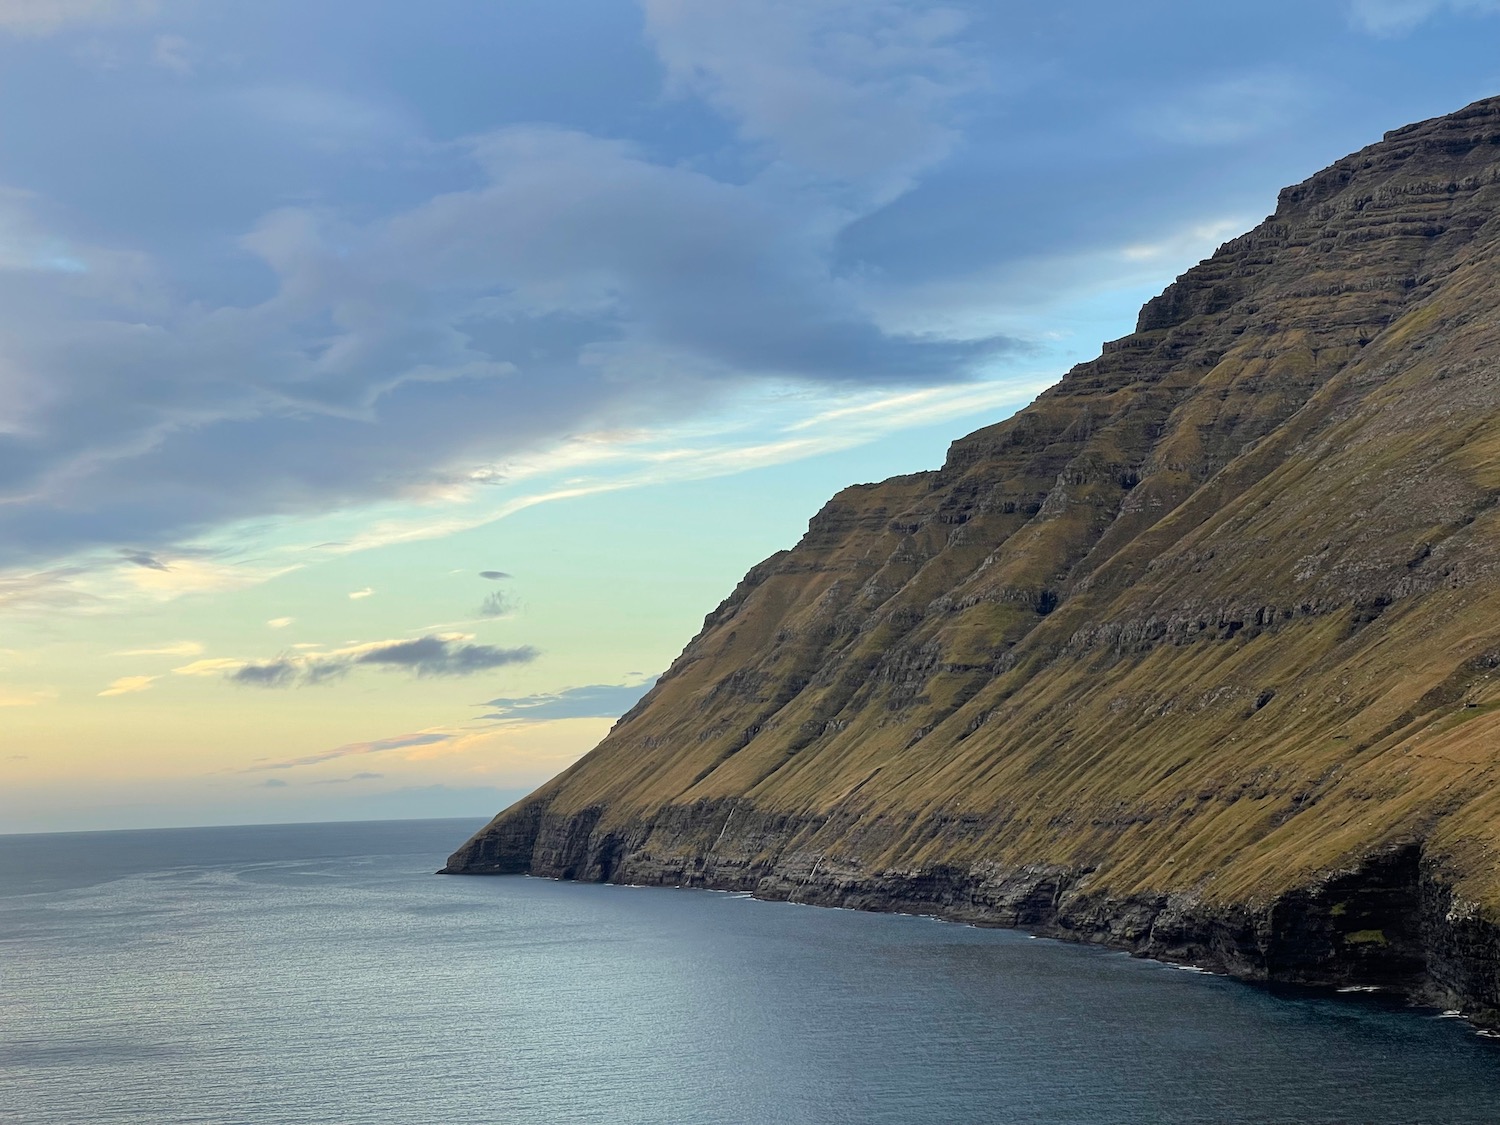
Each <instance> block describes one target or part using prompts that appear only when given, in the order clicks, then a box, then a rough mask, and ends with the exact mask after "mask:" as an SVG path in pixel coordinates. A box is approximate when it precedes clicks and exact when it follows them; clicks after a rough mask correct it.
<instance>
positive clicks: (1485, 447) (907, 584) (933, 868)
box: [447, 99, 1500, 1023]
mask: <svg viewBox="0 0 1500 1125" xmlns="http://www.w3.org/2000/svg"><path fill="white" fill-rule="evenodd" d="M1497 783H1500V99H1491V100H1488V101H1483V102H1478V103H1476V104H1475V105H1473V106H1470V107H1468V108H1466V109H1464V110H1461V111H1459V112H1458V113H1455V114H1452V115H1450V116H1447V117H1442V118H1437V119H1435V120H1432V121H1425V122H1421V123H1419V124H1416V125H1412V126H1409V127H1407V128H1404V129H1399V130H1396V131H1394V132H1392V133H1390V134H1387V136H1386V138H1385V139H1384V140H1382V141H1381V142H1379V143H1378V144H1374V145H1371V146H1370V147H1369V148H1366V149H1364V150H1362V151H1360V152H1357V153H1355V154H1353V155H1351V156H1348V157H1346V158H1344V159H1343V160H1340V161H1338V162H1337V163H1336V164H1334V165H1333V166H1332V167H1330V168H1327V169H1325V170H1324V171H1322V172H1319V173H1318V174H1316V175H1314V176H1312V177H1311V178H1309V179H1308V180H1307V181H1305V182H1304V183H1302V184H1299V185H1296V186H1295V187H1292V188H1288V189H1287V190H1285V191H1283V192H1282V193H1281V196H1280V198H1279V199H1278V201H1277V207H1276V211H1275V213H1274V214H1273V215H1271V216H1270V217H1268V218H1267V219H1266V220H1265V221H1264V222H1263V223H1261V224H1260V225H1259V226H1257V227H1256V228H1255V229H1254V230H1251V231H1249V232H1248V233H1246V234H1244V235H1242V236H1240V237H1239V238H1236V239H1233V240H1231V241H1230V242H1228V243H1226V244H1225V245H1224V246H1223V247H1221V248H1220V249H1219V250H1218V252H1216V253H1215V254H1214V255H1213V257H1211V258H1209V259H1208V260H1207V261H1204V262H1202V263H1200V264H1199V265H1197V266H1195V267H1193V268H1192V269H1191V270H1189V271H1187V272H1186V273H1185V274H1183V275H1182V276H1181V277H1180V278H1178V279H1177V281H1176V282H1174V283H1173V284H1172V285H1171V286H1169V287H1168V288H1167V290H1166V291H1165V292H1164V293H1163V294H1162V295H1161V296H1160V297H1158V298H1156V299H1154V300H1152V301H1151V302H1149V303H1148V304H1147V305H1146V307H1145V308H1144V309H1143V310H1142V312H1141V315H1140V318H1139V322H1138V324H1137V329H1136V331H1135V332H1134V333H1132V334H1131V335H1129V336H1127V337H1125V338H1124V339H1121V340H1116V341H1113V342H1111V343H1109V344H1107V345H1106V346H1105V347H1104V349H1103V352H1102V354H1101V355H1100V356H1099V358H1097V359H1095V360H1093V361H1091V362H1089V363H1084V364H1080V365H1079V366H1078V367H1076V368H1074V369H1073V370H1072V371H1070V372H1069V373H1068V374H1067V375H1066V376H1064V377H1063V378H1062V380H1061V381H1059V382H1058V383H1057V385H1056V386H1054V387H1052V388H1051V389H1049V390H1047V391H1046V392H1044V393H1043V394H1042V395H1040V396H1039V397H1038V398H1037V399H1036V401H1035V402H1033V403H1032V404H1031V405H1030V406H1028V407H1026V409H1024V410H1022V411H1020V412H1019V413H1018V414H1016V415H1015V416H1014V417H1013V418H1009V419H1007V420H1005V421H1003V422H1000V423H998V424H996V425H993V426H989V427H986V428H985V429H982V430H979V431H978V432H976V433H973V434H970V435H968V436H967V437H964V438H961V439H960V440H958V441H956V442H954V443H953V445H952V447H951V449H950V450H949V453H948V457H947V459H946V461H945V462H944V464H943V465H942V467H941V468H938V469H936V470H934V471H932V472H926V473H914V474H910V475H906V476H898V477H893V478H891V479H890V480H887V481H884V482H882V483H879V484H861V485H854V486H852V487H850V488H847V489H845V490H844V491H842V492H840V493H839V494H838V495H837V496H835V497H834V498H833V499H832V500H830V501H829V503H828V504H827V505H826V506H825V507H824V508H823V510H822V511H821V512H819V513H818V514H817V515H816V516H815V517H814V518H813V519H812V521H811V522H810V524H809V526H808V530H807V534H806V535H805V536H803V538H802V540H801V541H800V542H799V543H797V544H796V546H795V547H793V548H792V549H791V550H787V551H781V552H779V553H777V554H776V555H773V556H772V557H771V558H769V559H767V560H765V561H764V562H762V563H760V564H759V565H757V566H755V567H753V568H752V569H751V570H750V572H749V573H748V574H747V575H746V576H745V578H744V579H743V580H742V581H741V582H740V584H739V586H738V587H737V588H736V589H735V590H734V591H733V592H732V593H731V594H730V596H729V597H728V598H726V599H725V601H724V602H723V604H721V605H720V606H719V607H718V608H717V609H715V610H714V611H713V612H712V613H710V614H709V615H708V617H707V618H706V619H705V621H704V624H703V629H702V631H701V632H700V633H699V634H698V636H696V637H695V638H693V639H692V641H691V642H689V644H688V645H687V647H686V648H685V649H684V651H683V653H682V654H681V656H679V657H678V659H677V660H676V661H675V662H674V663H673V664H672V666H671V668H669V669H668V671H667V672H666V674H665V675H663V676H662V677H661V679H660V681H659V682H658V683H657V685H656V686H655V687H654V688H653V689H652V691H651V692H650V693H649V694H648V695H647V696H646V698H645V699H644V700H642V702H641V703H640V704H639V705H638V706H637V707H636V708H635V709H634V710H632V711H631V712H630V713H629V714H628V715H626V716H624V717H623V718H622V719H621V720H620V721H619V722H618V723H617V724H616V725H615V727H614V729H613V730H612V731H611V732H610V734H609V736H608V737H607V738H606V739H605V740H604V741H603V742H602V743H601V744H600V745H599V746H598V747H597V748H596V749H595V750H594V751H592V752H591V753H590V754H588V755H587V756H585V757H584V758H583V759H581V760H580V761H578V762H577V763H575V764H574V765H573V766H571V767H570V768H569V769H567V770H566V771H564V772H563V773H562V774H560V775H559V776H558V777H556V778H554V779H553V780H552V781H550V782H548V783H547V784H546V785H544V786H543V787H542V788H541V789H539V790H538V791H537V792H536V793H534V794H533V795H531V796H530V797H528V798H527V799H525V800H524V801H522V802H520V803H519V804H517V805H516V806H514V807H513V808H511V809H508V810H506V811H505V812H503V813H501V815H500V816H498V817H497V818H496V819H495V820H494V821H493V822H492V823H491V824H490V825H488V826H487V827H486V828H484V829H483V830H481V831H480V832H479V833H478V834H477V835H476V836H475V837H474V839H473V840H471V841H470V842H469V843H468V844H466V845H464V847H462V848H461V849H460V850H459V851H458V852H457V853H455V855H454V856H453V857H452V859H451V860H450V862H449V866H448V869H447V870H449V871H452V872H455V873H517V872H530V873H532V874H537V875H547V876H553V877H558V878H570V879H588V880H612V881H618V882H637V883H653V884H671V885H683V886H703V887H722V888H736V889H742V890H749V891H753V892H754V893H756V894H758V895H761V896H763V897H767V898H780V899H795V900H796V901H798V902H810V903H826V904H830V905H843V906H852V907H857V908H861V909H872V910H903V911H919V912H923V913H932V914H938V915H941V916H944V917H948V918H955V919H963V920H969V921H977V922H984V923H988V924H998V925H1014V926H1025V927H1028V928H1030V929H1033V930H1035V931H1037V932H1040V933H1047V934H1053V935H1057V936H1062V937H1068V938H1072V939H1075V940H1080V941H1089V942H1098V943H1101V944H1107V945H1111V946H1115V947H1119V948H1122V949H1128V950H1132V951H1134V952H1138V953H1143V954H1151V955H1154V956H1159V957H1163V958H1170V959H1174V960H1182V961H1191V962H1195V963H1200V964H1204V965H1213V966H1217V967H1220V968H1223V969H1225V970H1227V971H1230V972H1233V973H1236V974H1238V975H1240V976H1244V977H1249V978H1255V979H1262V980H1278V981H1302V982H1310V983H1328V984H1344V985H1352V984H1358V985H1378V986H1382V987H1388V988H1392V989H1397V990H1400V991H1402V992H1403V993H1405V994H1407V995H1410V996H1413V997H1416V998H1419V999H1424V1000H1430V1001H1433V1002H1436V1003H1441V1004H1444V1005H1447V1006H1452V1007H1458V1008H1462V1009H1463V1010H1465V1011H1467V1012H1469V1013H1470V1014H1471V1015H1472V1016H1473V1018H1475V1019H1476V1020H1478V1021H1480V1022H1490V1023H1493V1022H1495V1021H1496V1020H1497V1018H1500V1017H1497V1015H1496V1013H1497V1012H1500V939H1497V933H1500V863H1497V860H1496V857H1497V856H1500V784H1497Z"/></svg>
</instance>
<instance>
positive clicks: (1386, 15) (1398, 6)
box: [1349, 0, 1500, 37]
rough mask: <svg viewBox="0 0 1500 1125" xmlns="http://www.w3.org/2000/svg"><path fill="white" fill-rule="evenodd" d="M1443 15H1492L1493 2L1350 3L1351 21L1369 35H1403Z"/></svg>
mask: <svg viewBox="0 0 1500 1125" xmlns="http://www.w3.org/2000/svg"><path fill="white" fill-rule="evenodd" d="M1442 11H1450V12H1454V13H1456V14H1460V15H1493V14H1494V13H1496V12H1500V3H1497V2H1496V0H1353V3H1352V4H1351V5H1350V9H1349V14H1350V18H1351V19H1352V20H1353V21H1354V25H1355V26H1356V27H1359V28H1361V29H1362V30H1364V31H1368V32H1369V33H1370V34H1372V35H1380V36H1386V37H1392V36H1398V35H1405V34H1406V33H1407V32H1410V31H1412V30H1413V29H1415V28H1416V27H1418V26H1419V25H1420V24H1423V23H1425V22H1426V21H1427V20H1429V19H1431V18H1432V17H1433V16H1435V15H1437V14H1438V13H1439V12H1442Z"/></svg>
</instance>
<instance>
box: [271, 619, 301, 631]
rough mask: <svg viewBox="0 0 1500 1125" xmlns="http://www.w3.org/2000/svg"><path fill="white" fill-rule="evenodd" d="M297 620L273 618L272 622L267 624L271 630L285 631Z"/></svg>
mask: <svg viewBox="0 0 1500 1125" xmlns="http://www.w3.org/2000/svg"><path fill="white" fill-rule="evenodd" d="M296 620H297V619H296V618H295V617H273V618H271V620H269V621H267V622H266V627H267V628H269V629H285V628H286V627H287V626H288V625H290V624H291V623H292V622H293V621H296Z"/></svg>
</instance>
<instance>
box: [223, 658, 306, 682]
mask: <svg viewBox="0 0 1500 1125" xmlns="http://www.w3.org/2000/svg"><path fill="white" fill-rule="evenodd" d="M299 674H300V670H299V668H298V666H297V665H296V664H294V663H293V662H292V661H291V660H289V659H288V660H271V661H267V662H266V663H264V664H246V665H245V666H244V667H243V668H236V669H235V670H234V671H233V672H230V673H229V675H228V678H229V679H230V680H232V681H233V682H234V683H237V684H254V685H255V686H256V687H287V686H289V685H291V684H293V683H295V682H296V680H297V677H298V675H299Z"/></svg>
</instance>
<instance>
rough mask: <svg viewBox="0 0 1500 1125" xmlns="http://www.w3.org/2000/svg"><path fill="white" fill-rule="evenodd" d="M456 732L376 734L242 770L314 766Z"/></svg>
mask: <svg viewBox="0 0 1500 1125" xmlns="http://www.w3.org/2000/svg"><path fill="white" fill-rule="evenodd" d="M456 737H457V735H456V734H455V733H454V732H452V731H417V732H415V733H413V734H402V735H397V736H396V737H394V738H377V739H375V740H373V741H371V742H347V743H345V744H344V745H342V746H335V747H334V748H333V749H332V750H323V751H320V752H319V753H316V754H306V755H303V756H302V757H300V758H285V759H282V760H280V761H272V762H261V763H258V764H257V765H253V766H251V767H250V768H249V769H248V770H246V771H245V772H247V773H260V772H264V771H266V770H289V769H296V768H297V767H298V766H315V765H319V764H321V763H323V762H331V761H333V760H335V759H337V758H349V757H359V756H363V755H366V754H384V753H387V752H389V751H393V750H409V749H412V748H414V747H420V746H435V745H438V744H439V743H443V742H449V741H451V740H453V739H454V738H456Z"/></svg>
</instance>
